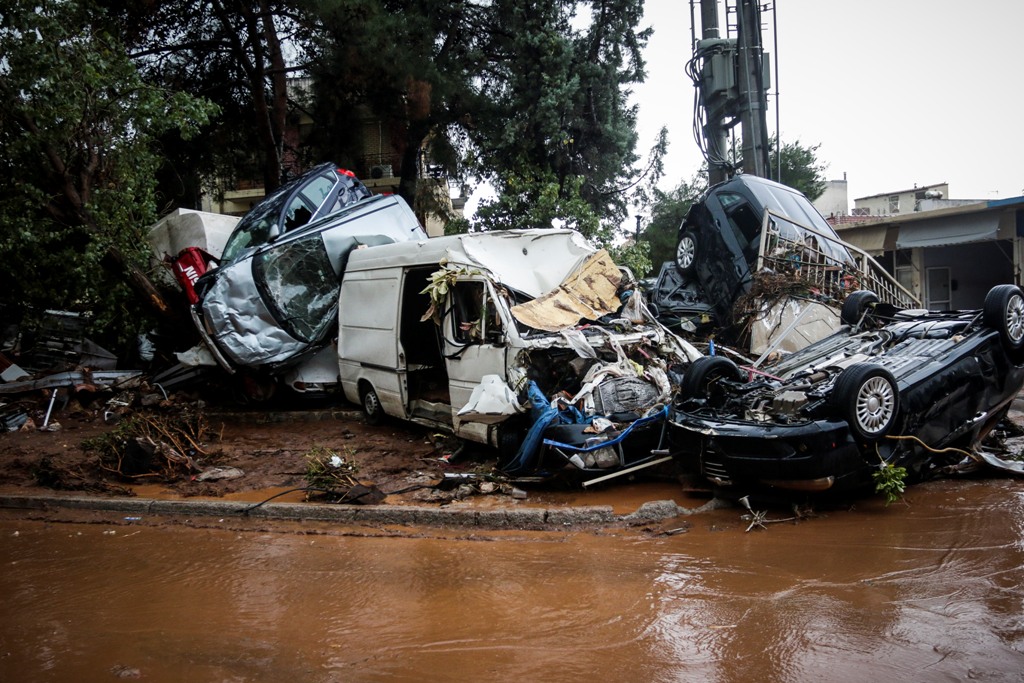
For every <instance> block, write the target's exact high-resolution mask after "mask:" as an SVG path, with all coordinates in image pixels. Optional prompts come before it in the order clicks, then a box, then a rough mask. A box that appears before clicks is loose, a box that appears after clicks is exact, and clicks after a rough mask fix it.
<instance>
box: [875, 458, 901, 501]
mask: <svg viewBox="0 0 1024 683" xmlns="http://www.w3.org/2000/svg"><path fill="white" fill-rule="evenodd" d="M871 478H872V479H873V480H874V481H875V492H876V493H881V494H884V495H885V504H886V505H890V504H892V503H895V502H896V501H898V500H900V499H902V498H903V492H904V491H905V490H906V481H907V468H906V467H898V466H896V465H893V464H891V463H887V462H885V461H882V466H881V467H879V468H878V469H877V470H875V471H874V472H872V473H871Z"/></svg>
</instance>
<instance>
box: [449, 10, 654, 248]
mask: <svg viewBox="0 0 1024 683" xmlns="http://www.w3.org/2000/svg"><path fill="white" fill-rule="evenodd" d="M577 6H579V7H590V8H591V16H590V21H589V23H588V24H587V25H586V27H585V28H582V29H578V28H574V26H576V25H578V24H579V22H578V21H575V22H574V21H573V19H574V17H575V13H576V10H577ZM641 15H642V3H641V2H637V1H636V0H603V1H600V2H595V3H591V4H589V5H584V4H583V3H579V5H577V3H574V2H563V1H559V0H532V1H531V2H526V3H524V2H522V1H516V0H510V1H508V2H498V3H495V18H494V19H493V20H492V21H493V24H494V25H495V26H496V27H501V29H502V30H496V31H495V32H494V35H493V40H492V42H491V43H489V44H488V46H487V54H488V57H489V61H488V65H487V71H485V73H484V76H483V78H482V80H481V93H482V95H483V101H484V102H485V103H487V104H486V106H485V107H484V108H483V109H482V110H481V111H479V112H475V113H474V117H475V119H474V126H472V127H471V128H469V129H468V130H467V136H468V138H469V140H470V142H471V144H472V149H473V151H474V153H475V156H474V162H475V163H474V168H475V171H476V172H477V174H478V175H480V176H481V177H484V178H487V179H488V180H490V181H491V182H492V184H493V185H494V186H495V188H496V189H497V191H498V194H499V196H508V197H512V201H513V202H518V203H521V204H531V203H534V202H538V201H540V197H541V195H542V194H543V193H550V191H551V183H555V184H556V185H555V187H556V189H557V194H558V196H559V197H560V198H561V199H563V200H566V201H567V202H568V205H575V206H579V207H581V208H582V207H583V206H586V207H587V210H586V211H585V212H584V214H582V215H580V216H579V217H578V219H577V220H573V219H572V218H569V217H563V218H564V219H565V220H566V221H567V222H568V223H569V224H577V225H578V226H580V227H586V230H587V234H588V236H590V237H594V238H596V239H597V240H598V241H599V242H603V243H607V242H610V241H611V239H612V236H613V235H614V233H615V231H616V230H617V229H618V226H619V225H621V224H622V222H623V220H624V219H625V217H626V208H627V206H628V202H629V196H630V195H629V190H630V189H632V188H635V187H636V185H637V182H638V178H639V177H640V176H641V175H642V172H641V171H639V170H638V169H636V168H635V165H636V162H637V161H638V157H637V156H636V154H635V148H636V125H635V124H636V110H635V107H629V106H627V97H628V88H629V86H630V85H631V84H633V83H639V82H642V80H643V78H644V71H643V66H644V64H643V59H642V56H641V50H642V48H643V46H644V45H645V44H646V40H647V38H648V36H649V35H650V32H649V31H641V30H638V29H637V24H638V23H639V20H640V17H641ZM522 179H525V180H526V181H527V182H525V183H524V182H522ZM574 198H579V199H581V200H582V202H583V203H582V204H574V203H573V202H572V200H573V199H574ZM486 215H487V214H486V213H484V216H485V217H486ZM593 217H596V218H597V219H598V223H597V224H596V225H593ZM591 225H593V228H590V227H589V226H591ZM482 227H491V226H488V225H487V224H486V222H484V224H483V225H482Z"/></svg>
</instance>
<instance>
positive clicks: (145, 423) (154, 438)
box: [83, 411, 206, 481]
mask: <svg viewBox="0 0 1024 683" xmlns="http://www.w3.org/2000/svg"><path fill="white" fill-rule="evenodd" d="M205 438H206V420H205V419H204V418H203V416H202V415H201V414H200V413H197V412H191V411H182V412H179V413H175V414H172V415H158V414H152V413H141V412H139V413H134V414H132V415H131V416H129V417H127V418H125V419H124V420H122V421H121V422H120V423H119V424H118V425H117V426H116V427H115V428H114V429H113V430H112V431H110V432H109V433H107V434H105V435H103V436H101V437H97V438H95V439H92V440H89V441H88V442H86V443H84V444H83V448H85V449H86V450H94V451H96V452H97V454H98V458H99V466H100V467H101V468H102V469H104V470H106V471H108V472H112V473H114V474H117V475H118V476H119V477H122V478H124V479H129V480H132V479H139V478H146V477H153V478H157V479H160V480H164V481H173V480H176V479H179V478H182V477H190V476H191V475H193V474H195V473H199V472H201V471H202V468H201V467H200V466H199V465H198V464H197V463H196V460H195V458H197V457H200V456H205V455H206V451H205V450H204V448H203V446H202V443H203V442H204V440H205Z"/></svg>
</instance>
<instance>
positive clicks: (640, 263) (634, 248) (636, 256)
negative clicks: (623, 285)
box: [608, 241, 651, 278]
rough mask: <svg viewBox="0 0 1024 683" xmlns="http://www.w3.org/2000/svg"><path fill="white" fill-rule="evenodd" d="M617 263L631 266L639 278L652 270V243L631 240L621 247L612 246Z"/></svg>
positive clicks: (611, 249) (611, 250)
mask: <svg viewBox="0 0 1024 683" xmlns="http://www.w3.org/2000/svg"><path fill="white" fill-rule="evenodd" d="M608 253H610V254H611V256H612V259H614V261H615V263H616V264H618V265H620V266H625V267H627V268H629V270H630V272H632V273H633V275H634V276H635V277H637V278H642V277H644V275H645V274H646V273H648V272H649V271H650V270H651V257H650V245H649V244H648V243H647V242H636V241H630V242H628V243H627V244H625V245H623V246H619V247H610V248H609V249H608Z"/></svg>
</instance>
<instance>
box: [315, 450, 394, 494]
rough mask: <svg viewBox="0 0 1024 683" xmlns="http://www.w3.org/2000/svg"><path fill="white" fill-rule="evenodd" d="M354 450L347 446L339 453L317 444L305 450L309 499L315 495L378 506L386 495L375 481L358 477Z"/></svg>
mask: <svg viewBox="0 0 1024 683" xmlns="http://www.w3.org/2000/svg"><path fill="white" fill-rule="evenodd" d="M354 454H355V450H354V449H352V448H346V449H345V455H344V456H342V455H339V454H338V453H335V452H334V451H332V450H331V449H330V448H325V447H323V446H314V447H313V448H311V449H310V450H309V451H307V452H306V454H305V456H304V457H305V458H306V483H307V485H308V487H307V491H306V500H310V499H312V498H315V497H319V498H321V499H326V500H327V501H328V502H331V503H355V504H357V505H376V504H377V503H380V502H382V501H383V500H384V498H386V497H387V494H386V493H384V492H383V491H381V490H380V489H378V488H377V487H376V486H374V485H373V484H365V485H364V484H362V483H360V482H359V480H358V479H356V472H358V471H359V468H358V467H357V466H356V464H355V462H353V461H352V456H353V455H354Z"/></svg>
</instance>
